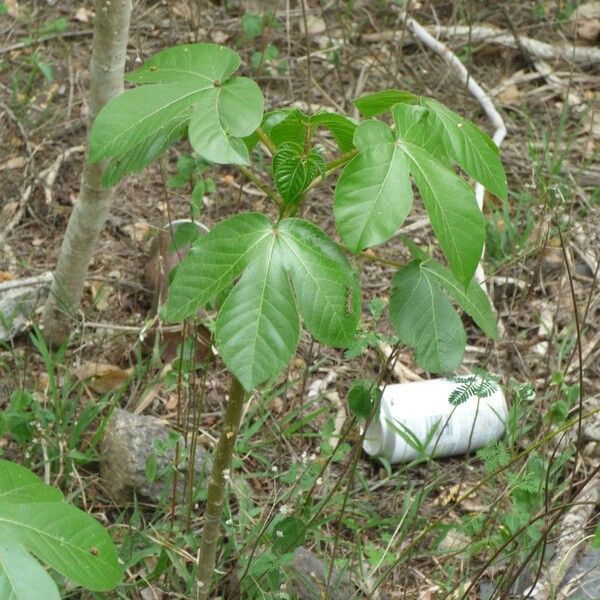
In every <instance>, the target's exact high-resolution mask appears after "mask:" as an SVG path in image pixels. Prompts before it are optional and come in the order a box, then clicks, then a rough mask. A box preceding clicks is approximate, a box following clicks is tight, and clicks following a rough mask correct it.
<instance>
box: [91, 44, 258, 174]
mask: <svg viewBox="0 0 600 600" xmlns="http://www.w3.org/2000/svg"><path fill="white" fill-rule="evenodd" d="M238 66H239V56H238V54H237V53H236V52H234V51H233V50H230V49H228V48H224V47H222V46H217V45H214V44H194V45H183V46H176V47H175V48H170V49H168V50H165V51H163V52H159V53H158V54H156V55H154V56H153V57H152V58H150V59H149V60H148V61H146V64H145V65H144V66H142V67H141V68H140V69H138V70H137V71H135V72H133V73H131V74H130V75H128V77H127V78H128V79H129V81H132V82H135V83H140V84H144V85H141V86H140V87H137V88H135V89H131V90H127V91H125V92H124V93H123V94H121V95H120V96H117V97H116V98H113V99H112V100H111V101H110V102H108V103H107V104H106V105H105V106H104V108H103V109H102V110H101V111H100V113H99V114H98V116H97V117H96V119H95V121H94V124H93V126H92V131H91V134H90V160H91V161H92V162H96V161H99V160H102V159H107V158H112V159H116V160H115V161H113V163H112V164H111V166H110V170H109V173H108V174H107V175H106V176H105V182H109V183H114V182H115V180H117V179H118V178H119V177H122V176H123V174H124V173H126V172H129V171H135V170H139V169H141V168H143V167H144V166H146V165H147V164H148V163H149V162H150V161H152V160H154V159H155V158H157V157H158V156H160V154H162V153H163V152H164V151H165V150H166V149H167V148H168V147H169V145H170V144H172V143H173V141H174V140H175V139H177V138H178V137H180V136H181V135H183V133H184V132H185V130H186V127H187V126H188V123H189V137H190V142H191V144H192V147H193V148H194V150H195V151H196V152H197V153H198V155H200V156H201V157H202V158H204V159H206V160H208V161H211V162H216V163H235V164H247V162H248V150H247V148H246V146H245V145H244V143H243V142H242V141H241V139H240V138H242V137H245V136H248V135H250V134H251V133H252V132H253V131H254V130H255V129H256V128H257V127H258V125H259V124H260V122H261V119H262V113H263V97H262V94H261V92H260V89H259V88H258V86H257V85H256V83H254V82H253V81H252V80H250V79H246V78H243V77H237V78H236V77H232V75H233V73H234V72H235V70H236V69H237V68H238Z"/></svg>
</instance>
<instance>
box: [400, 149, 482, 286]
mask: <svg viewBox="0 0 600 600" xmlns="http://www.w3.org/2000/svg"><path fill="white" fill-rule="evenodd" d="M398 145H399V146H400V148H401V149H402V151H403V153H404V154H405V156H406V157H407V159H408V161H409V169H410V172H411V175H412V176H413V178H414V180H415V183H416V184H417V187H418V188H419V192H420V193H421V198H422V200H423V203H424V204H425V208H426V209H427V214H428V215H429V220H430V221H431V227H432V228H433V231H434V232H435V235H436V237H437V239H438V240H439V242H440V246H441V247H442V250H443V251H444V255H445V256H446V258H447V259H448V262H449V263H450V268H451V269H452V272H453V273H454V274H455V275H456V277H457V278H458V280H459V281H460V282H461V284H462V285H464V286H465V287H466V286H467V285H468V284H469V282H470V281H471V278H472V277H473V273H475V269H476V268H477V264H478V263H479V260H480V258H481V253H482V251H483V243H484V241H485V220H484V218H483V214H482V213H481V211H480V210H479V207H478V206H477V202H476V200H475V194H474V193H473V190H472V189H471V187H470V186H469V185H468V184H467V183H466V182H465V181H463V180H462V179H461V178H460V177H458V176H457V175H456V174H455V173H453V172H452V171H451V170H450V169H448V168H446V167H444V166H443V165H442V164H440V163H439V162H438V161H436V160H435V159H434V158H433V157H432V156H431V154H429V153H428V152H427V151H426V150H423V148H420V147H419V146H416V145H414V144H409V143H408V142H404V141H399V142H398Z"/></svg>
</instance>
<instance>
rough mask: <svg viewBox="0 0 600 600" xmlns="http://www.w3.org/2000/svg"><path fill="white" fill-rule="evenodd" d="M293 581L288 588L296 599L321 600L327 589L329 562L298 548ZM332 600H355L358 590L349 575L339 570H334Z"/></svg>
mask: <svg viewBox="0 0 600 600" xmlns="http://www.w3.org/2000/svg"><path fill="white" fill-rule="evenodd" d="M291 571H292V573H291V575H292V577H291V581H290V582H289V584H288V586H289V588H290V590H291V591H292V595H293V597H294V598H298V600H321V598H323V597H324V593H325V589H326V587H327V574H328V572H329V562H328V561H324V560H321V559H320V558H319V557H318V556H317V555H316V554H315V553H314V552H311V551H310V550H307V549H306V548H298V549H297V550H296V551H295V553H294V559H293V561H292V564H291ZM329 591H330V593H329V596H328V598H329V599H330V600H347V599H348V598H353V597H354V594H355V593H356V589H355V588H354V586H353V585H352V583H351V581H350V578H349V577H348V574H347V573H346V572H345V571H344V572H343V571H340V570H339V569H334V570H333V575H332V578H331V587H330V590H329Z"/></svg>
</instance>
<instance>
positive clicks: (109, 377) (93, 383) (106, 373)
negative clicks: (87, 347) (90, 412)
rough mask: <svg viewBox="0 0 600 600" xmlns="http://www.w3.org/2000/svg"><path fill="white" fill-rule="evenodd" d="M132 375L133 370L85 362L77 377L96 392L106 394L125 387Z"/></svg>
mask: <svg viewBox="0 0 600 600" xmlns="http://www.w3.org/2000/svg"><path fill="white" fill-rule="evenodd" d="M132 373H133V368H131V369H121V368H120V367H117V366H115V365H110V364H107V363H94V362H84V363H83V364H82V365H81V367H79V368H78V369H77V370H76V372H75V375H76V377H77V378H78V379H79V380H81V381H85V382H86V383H87V385H88V387H89V388H90V389H92V390H93V391H94V392H97V393H98V394H106V393H107V392H110V391H112V390H116V389H119V388H120V387H121V386H122V385H124V384H125V383H126V382H127V380H128V379H129V377H130V376H131V374H132Z"/></svg>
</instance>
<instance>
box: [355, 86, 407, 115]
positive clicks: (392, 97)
mask: <svg viewBox="0 0 600 600" xmlns="http://www.w3.org/2000/svg"><path fill="white" fill-rule="evenodd" d="M418 101H419V97H418V96H415V95H414V94H411V93H410V92H404V91H402V90H394V89H389V90H381V91H380V92H374V93H373V94H365V95H364V96H361V97H360V98H356V99H355V100H353V101H352V104H354V106H356V108H358V110H359V111H360V113H361V114H362V115H364V116H365V117H376V116H377V115H381V114H383V113H384V112H387V111H388V110H390V108H392V106H394V104H398V103H399V102H406V103H413V104H414V103H416V102H418Z"/></svg>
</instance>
